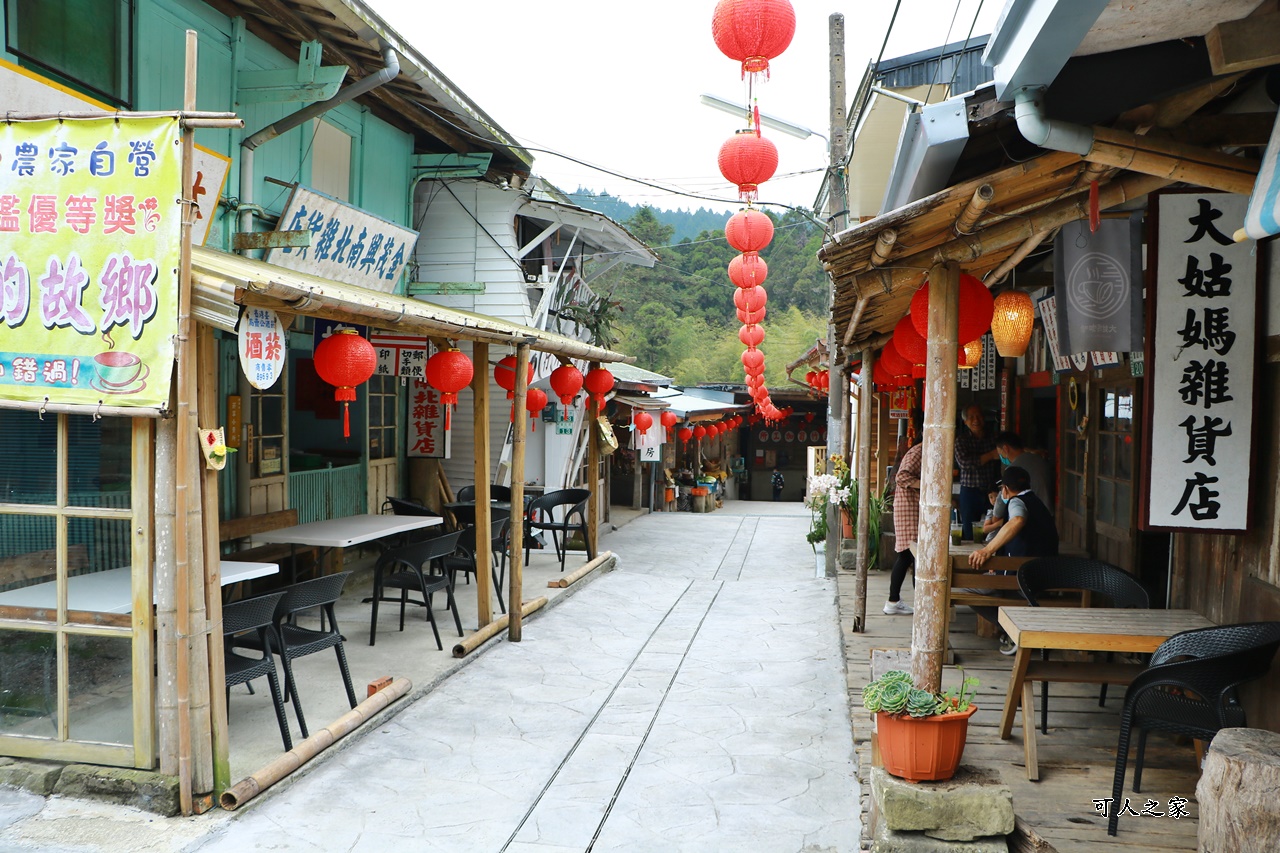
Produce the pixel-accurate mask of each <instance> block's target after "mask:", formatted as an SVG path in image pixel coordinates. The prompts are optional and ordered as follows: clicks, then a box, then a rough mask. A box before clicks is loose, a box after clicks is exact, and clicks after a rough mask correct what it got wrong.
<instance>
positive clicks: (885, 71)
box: [876, 36, 992, 93]
mask: <svg viewBox="0 0 1280 853" xmlns="http://www.w3.org/2000/svg"><path fill="white" fill-rule="evenodd" d="M988 38H990V36H974V37H973V38H971V39H969V40H968V41H967V42H965V41H957V42H952V43H951V44H948V45H943V46H942V47H935V48H931V49H929V50H922V51H920V52H919V53H911V54H908V55H906V56H899V57H895V58H894V59H886V60H883V61H881V63H880V65H879V66H878V67H877V69H876V77H877V79H878V80H879V85H881V86H883V87H885V88H886V89H899V88H905V87H907V86H929V85H932V84H937V85H940V86H947V85H950V87H951V91H952V92H953V93H954V92H972V91H973V90H974V89H976V88H978V87H979V86H981V85H982V84H983V83H989V82H991V80H992V71H991V67H990V66H988V65H983V64H982V52H983V51H984V50H985V49H986V47H987V39H988ZM953 77H954V79H955V82H954V83H952V82H951V81H952V78H953Z"/></svg>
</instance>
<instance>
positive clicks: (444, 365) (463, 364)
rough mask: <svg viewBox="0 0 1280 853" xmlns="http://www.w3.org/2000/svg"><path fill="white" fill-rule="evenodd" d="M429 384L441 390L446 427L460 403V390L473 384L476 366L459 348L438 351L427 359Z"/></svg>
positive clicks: (448, 425)
mask: <svg viewBox="0 0 1280 853" xmlns="http://www.w3.org/2000/svg"><path fill="white" fill-rule="evenodd" d="M426 372H427V384H428V385H430V386H431V387H432V388H435V389H436V390H437V391H439V392H440V402H441V403H442V404H443V405H444V406H445V410H444V428H445V430H446V431H447V430H448V429H449V427H450V422H451V421H452V413H453V409H454V408H455V407H456V406H457V405H458V392H459V391H461V390H462V389H463V388H466V387H467V386H468V385H470V384H471V378H472V377H473V376H474V375H475V368H474V367H472V365H471V359H469V358H467V357H466V355H465V354H463V353H462V352H461V351H459V350H457V349H447V350H444V351H443V352H438V353H436V354H435V355H433V356H431V358H429V359H427V367H426Z"/></svg>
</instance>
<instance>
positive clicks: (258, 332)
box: [240, 308, 287, 391]
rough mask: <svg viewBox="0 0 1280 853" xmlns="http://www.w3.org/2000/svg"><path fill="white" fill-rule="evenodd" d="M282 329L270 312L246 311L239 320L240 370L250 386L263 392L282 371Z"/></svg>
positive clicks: (283, 346)
mask: <svg viewBox="0 0 1280 853" xmlns="http://www.w3.org/2000/svg"><path fill="white" fill-rule="evenodd" d="M286 355H287V344H286V338H285V334H284V325H283V324H282V323H281V322H280V318H279V317H278V316H276V312H274V311H272V310H271V309H269V308H246V309H245V311H244V314H242V315H241V317H240V369H241V370H243V371H244V375H245V377H246V378H247V379H248V380H249V384H250V385H252V386H253V387H254V388H257V389H258V390H259V391H264V390H266V389H267V388H270V387H271V386H272V385H275V384H276V380H277V379H279V378H280V374H281V373H282V372H283V371H284V363H285V358H286Z"/></svg>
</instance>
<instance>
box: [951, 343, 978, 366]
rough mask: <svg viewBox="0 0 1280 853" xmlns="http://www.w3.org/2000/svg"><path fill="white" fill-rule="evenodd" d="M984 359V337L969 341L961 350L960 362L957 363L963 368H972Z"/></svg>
mask: <svg viewBox="0 0 1280 853" xmlns="http://www.w3.org/2000/svg"><path fill="white" fill-rule="evenodd" d="M981 361H982V338H978V339H977V340H976V341H969V343H967V344H965V345H964V347H963V348H961V350H960V363H959V365H957V366H958V367H959V368H960V369H962V370H972V369H973V368H975V367H977V366H978V363H979V362H981Z"/></svg>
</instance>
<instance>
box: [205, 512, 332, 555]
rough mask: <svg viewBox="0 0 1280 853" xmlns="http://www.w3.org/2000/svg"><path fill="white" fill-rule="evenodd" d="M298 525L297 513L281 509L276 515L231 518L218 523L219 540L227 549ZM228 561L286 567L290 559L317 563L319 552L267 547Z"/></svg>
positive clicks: (276, 545) (300, 547) (308, 548)
mask: <svg viewBox="0 0 1280 853" xmlns="http://www.w3.org/2000/svg"><path fill="white" fill-rule="evenodd" d="M297 523H298V511H297V510H296V509H282V510H278V511H276V512H265V513H261V514H259V515H249V516H245V517H244V518H228V519H227V520H226V521H222V522H219V523H218V540H219V541H220V542H222V543H223V544H224V545H225V544H227V543H233V542H238V541H239V540H242V539H248V538H250V537H252V536H255V535H256V534H259V533H266V532H267V531H268V530H281V529H283V528H285V527H294V526H296V525H297ZM226 556H227V557H228V558H234V559H236V560H243V561H245V562H252V563H283V562H286V561H288V560H290V559H293V560H300V559H301V558H303V557H307V558H309V559H310V561H311V563H312V564H314V563H315V562H316V549H315V547H313V546H310V545H288V544H286V543H283V542H281V543H274V542H273V543H268V544H265V545H257V546H254V547H252V548H243V549H240V550H237V551H232V552H231V553H229V554H227V555H226Z"/></svg>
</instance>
